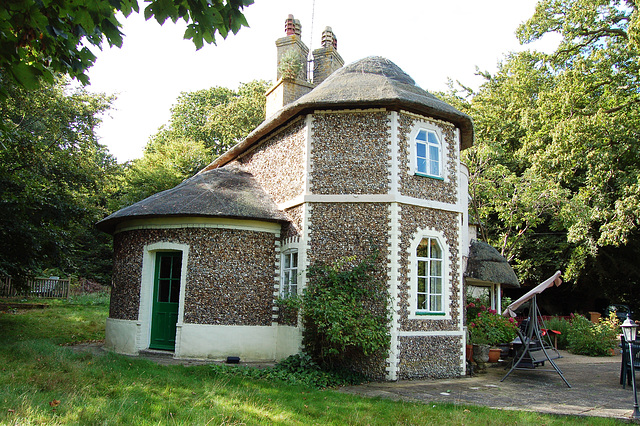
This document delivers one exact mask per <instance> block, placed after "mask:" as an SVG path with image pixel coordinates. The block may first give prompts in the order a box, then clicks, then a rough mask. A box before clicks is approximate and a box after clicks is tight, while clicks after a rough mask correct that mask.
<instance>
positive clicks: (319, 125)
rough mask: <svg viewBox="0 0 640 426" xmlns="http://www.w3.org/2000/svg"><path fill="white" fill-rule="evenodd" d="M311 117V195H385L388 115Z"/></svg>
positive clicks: (388, 175)
mask: <svg viewBox="0 0 640 426" xmlns="http://www.w3.org/2000/svg"><path fill="white" fill-rule="evenodd" d="M313 117H314V118H313V138H312V148H311V150H312V154H311V163H312V166H311V174H312V178H311V192H313V193H314V194H386V193H387V192H388V191H389V182H390V179H391V176H390V173H389V168H388V163H389V161H390V149H389V131H390V125H389V119H388V113H387V112H385V111H382V112H340V113H318V114H314V116H313Z"/></svg>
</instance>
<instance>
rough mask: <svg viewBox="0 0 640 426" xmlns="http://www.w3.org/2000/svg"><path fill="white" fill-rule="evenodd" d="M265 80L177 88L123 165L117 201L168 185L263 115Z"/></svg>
mask: <svg viewBox="0 0 640 426" xmlns="http://www.w3.org/2000/svg"><path fill="white" fill-rule="evenodd" d="M268 85H269V84H268V83H267V82H266V81H258V80H255V81H252V82H249V83H244V84H241V85H240V87H239V88H238V90H237V91H235V90H232V89H228V88H226V87H212V88H210V89H203V90H197V91H194V92H183V93H181V94H180V96H179V97H178V99H177V100H176V103H175V104H174V105H173V107H172V108H171V117H170V119H169V122H168V123H167V124H166V125H163V126H162V127H160V129H159V130H158V132H157V133H156V134H155V135H153V136H152V137H151V139H150V141H149V143H148V144H147V146H146V147H145V151H144V155H143V156H142V157H141V158H139V159H136V160H133V161H132V162H131V163H129V164H128V165H127V166H126V170H125V173H124V176H123V180H122V185H121V188H120V194H121V196H120V198H119V204H118V205H117V206H113V207H114V209H115V208H119V207H124V206H126V205H130V204H133V203H135V202H137V201H140V200H142V199H144V198H146V197H148V196H150V195H153V194H155V193H157V192H160V191H164V190H166V189H169V188H173V187H174V186H176V185H178V184H179V183H180V182H182V181H183V180H184V179H186V178H188V177H191V176H193V175H194V174H195V173H197V172H198V171H199V170H201V169H203V168H204V167H205V166H206V165H207V164H209V163H210V162H211V161H213V159H215V158H216V157H217V156H219V155H220V154H222V153H224V152H225V151H226V150H227V149H229V148H230V147H231V146H233V145H235V144H236V143H237V142H239V141H240V140H242V139H243V138H244V137H245V136H247V135H248V134H249V133H250V132H251V131H252V130H253V129H255V128H256V127H257V126H258V125H259V124H260V123H261V122H262V121H263V120H264V114H265V113H264V105H265V92H266V90H267V87H268Z"/></svg>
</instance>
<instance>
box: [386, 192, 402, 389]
mask: <svg viewBox="0 0 640 426" xmlns="http://www.w3.org/2000/svg"><path fill="white" fill-rule="evenodd" d="M389 210H390V211H389V222H390V226H389V256H388V262H389V263H388V271H389V272H388V274H389V275H388V280H387V283H388V286H389V293H390V297H391V300H390V304H391V306H390V309H391V330H390V334H391V342H390V345H389V356H388V357H387V360H386V362H387V364H389V366H388V367H387V368H386V370H387V375H386V378H387V380H398V362H399V359H400V349H399V342H398V331H399V329H400V314H399V312H398V305H399V298H398V280H399V276H400V271H399V269H400V256H399V252H400V210H401V206H400V205H399V204H397V203H393V204H391V205H390V206H389Z"/></svg>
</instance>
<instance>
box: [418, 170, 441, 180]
mask: <svg viewBox="0 0 640 426" xmlns="http://www.w3.org/2000/svg"><path fill="white" fill-rule="evenodd" d="M413 174H414V175H416V176H421V177H426V178H430V179H435V180H444V178H443V177H440V176H433V175H428V174H426V173H420V172H414V173H413Z"/></svg>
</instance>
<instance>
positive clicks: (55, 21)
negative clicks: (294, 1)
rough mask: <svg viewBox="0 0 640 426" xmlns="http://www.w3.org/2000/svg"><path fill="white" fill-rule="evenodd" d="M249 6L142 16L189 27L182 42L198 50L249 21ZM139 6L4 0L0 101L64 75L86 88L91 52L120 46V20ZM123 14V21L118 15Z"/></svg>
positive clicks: (184, 6) (158, 8)
mask: <svg viewBox="0 0 640 426" xmlns="http://www.w3.org/2000/svg"><path fill="white" fill-rule="evenodd" d="M252 3H253V0H210V1H206V0H196V1H193V0H172V1H164V0H144V2H143V4H144V5H145V6H144V16H145V18H146V19H150V18H151V17H154V18H155V19H156V21H157V22H158V23H159V24H161V25H162V24H164V22H165V21H166V20H167V19H171V20H172V21H173V22H177V21H178V20H180V19H182V20H184V22H185V23H187V29H186V30H185V33H184V38H185V39H191V40H193V43H194V44H195V46H196V48H197V49H200V48H201V47H202V46H203V44H204V43H205V42H206V43H215V41H216V36H217V35H219V36H221V37H222V38H226V37H227V35H228V34H229V33H230V32H232V33H234V34H236V33H237V32H238V31H239V30H240V28H241V27H242V26H247V25H248V24H247V21H246V19H245V17H244V15H243V14H242V10H243V9H244V8H245V7H246V6H248V5H250V4H252ZM139 11H140V5H139V1H138V0H92V1H74V0H7V1H3V2H2V3H0V34H2V37H0V71H2V79H3V80H4V81H2V83H1V84H0V95H2V94H4V95H5V96H6V95H7V92H6V90H7V85H6V84H7V83H12V84H18V85H19V86H21V87H24V88H27V89H35V88H37V87H38V86H39V84H40V81H41V79H44V80H45V81H47V82H49V83H53V79H54V75H55V74H56V73H63V74H67V75H70V76H71V77H74V78H76V79H78V80H79V81H80V82H82V83H84V84H87V83H88V81H89V78H88V76H87V70H88V69H89V68H91V66H92V65H93V63H94V61H95V59H96V56H95V55H94V54H93V53H92V52H91V50H90V49H89V46H94V47H97V48H101V47H102V43H103V41H105V40H106V42H107V43H108V44H109V45H110V46H117V47H121V46H122V41H123V40H122V38H123V34H122V32H121V31H120V28H121V27H122V24H121V22H120V19H121V16H124V17H127V16H129V15H130V14H131V13H132V12H139ZM120 13H121V15H120Z"/></svg>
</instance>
